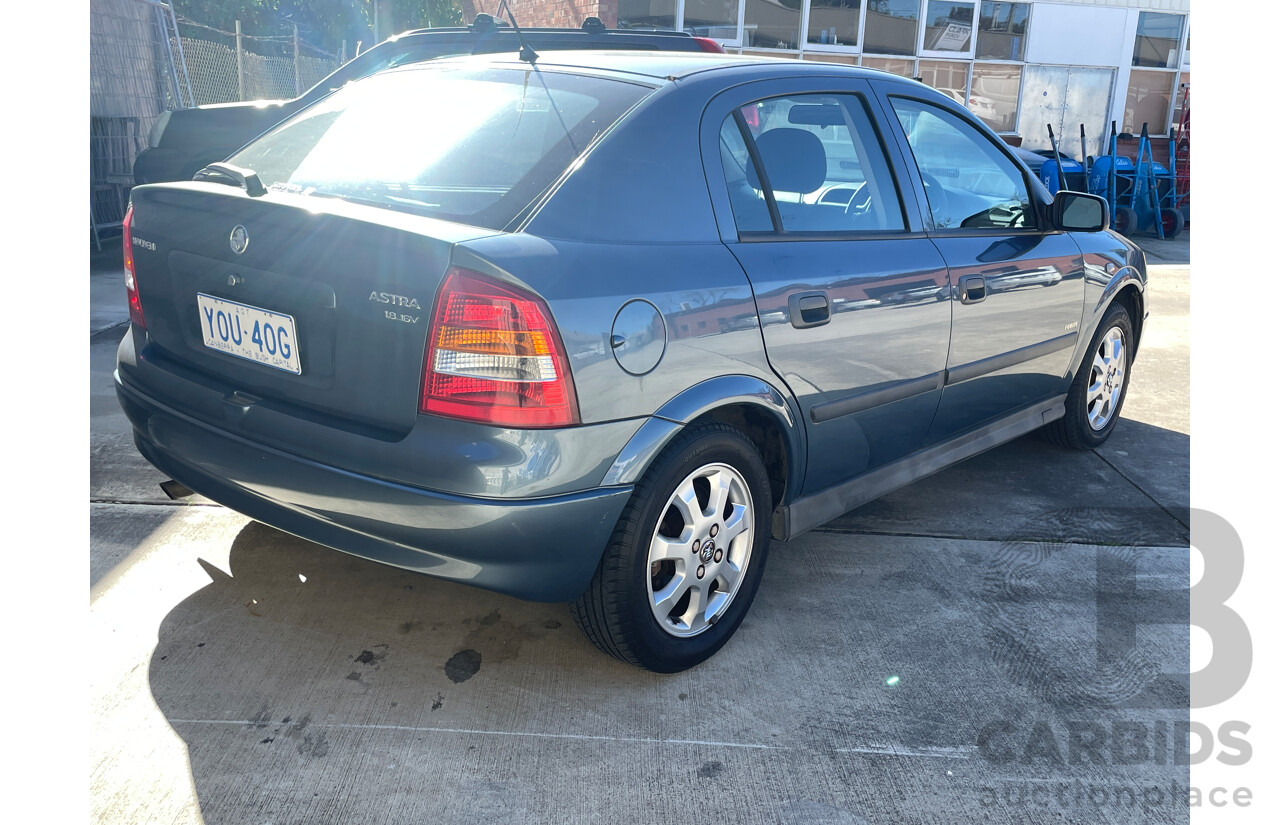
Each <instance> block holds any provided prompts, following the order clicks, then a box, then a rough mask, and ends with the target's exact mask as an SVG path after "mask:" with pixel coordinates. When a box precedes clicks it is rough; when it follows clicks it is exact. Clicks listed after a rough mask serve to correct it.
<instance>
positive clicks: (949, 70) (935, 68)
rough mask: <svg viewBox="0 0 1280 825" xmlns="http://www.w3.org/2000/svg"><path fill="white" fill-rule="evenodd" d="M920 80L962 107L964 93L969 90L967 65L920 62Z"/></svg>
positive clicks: (937, 61)
mask: <svg viewBox="0 0 1280 825" xmlns="http://www.w3.org/2000/svg"><path fill="white" fill-rule="evenodd" d="M920 80H921V82H923V83H924V84H925V85H926V86H932V87H933V88H935V89H937V90H938V91H940V92H942V93H943V94H944V95H946V96H947V97H949V98H951V99H952V100H954V101H955V102H956V103H959V104H960V105H961V106H963V105H964V104H965V96H964V93H965V90H966V89H968V88H969V64H968V63H957V62H955V61H954V60H921V61H920Z"/></svg>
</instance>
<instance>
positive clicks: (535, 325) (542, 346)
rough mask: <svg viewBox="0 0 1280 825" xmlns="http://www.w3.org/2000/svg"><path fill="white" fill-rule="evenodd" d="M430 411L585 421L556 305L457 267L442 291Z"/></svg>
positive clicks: (427, 390) (427, 370) (555, 423)
mask: <svg viewBox="0 0 1280 825" xmlns="http://www.w3.org/2000/svg"><path fill="white" fill-rule="evenodd" d="M420 409H421V411H422V412H424V413H432V414H435V415H443V416H448V417H450V418H465V419H468V420H471V421H481V422H484V423H486V424H495V425H498V426H502V427H516V428H543V427H564V426H568V425H571V424H577V423H578V400H577V395H576V393H575V392H574V388H573V378H572V377H571V376H570V374H569V362H568V358H566V356H565V350H564V344H562V343H561V341H560V334H559V333H558V332H557V331H556V328H555V325H554V324H553V323H552V322H551V311H550V310H549V309H548V308H547V305H546V304H545V303H544V302H543V301H542V300H541V299H540V298H538V297H537V296H535V295H533V294H531V293H528V292H525V291H524V290H521V289H517V288H516V287H513V286H510V285H509V284H504V283H501V282H499V281H496V280H493V279H491V278H488V277H486V276H484V275H480V274H478V273H475V272H469V271H467V270H465V269H459V268H457V267H454V268H453V269H450V270H449V272H448V274H446V276H445V279H444V284H443V285H442V286H441V287H440V294H439V295H438V296H437V297H436V306H435V310H434V314H433V316H432V319H431V331H430V332H429V333H428V336H427V353H426V361H425V365H424V376H423V382H422V404H421V405H420Z"/></svg>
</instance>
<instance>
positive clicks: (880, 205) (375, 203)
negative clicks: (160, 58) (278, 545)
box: [116, 52, 1146, 672]
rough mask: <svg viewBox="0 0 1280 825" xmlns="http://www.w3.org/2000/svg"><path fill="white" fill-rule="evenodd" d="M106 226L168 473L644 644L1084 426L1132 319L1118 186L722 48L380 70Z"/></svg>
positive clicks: (701, 643)
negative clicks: (883, 504)
mask: <svg viewBox="0 0 1280 825" xmlns="http://www.w3.org/2000/svg"><path fill="white" fill-rule="evenodd" d="M125 233H126V234H125V239H126V241H125V258H126V260H125V265H126V274H127V286H128V297H129V306H130V315H131V319H132V324H131V329H130V331H129V333H128V334H127V335H126V336H125V338H124V340H123V341H122V342H121V344H120V349H119V355H118V369H117V371H116V387H117V392H118V396H119V399H120V402H121V404H122V405H123V407H124V409H125V411H126V413H127V414H128V417H129V419H130V421H131V422H132V425H133V428H134V435H135V441H136V443H137V446H138V449H139V450H140V451H141V453H142V454H143V455H144V456H145V457H146V458H147V459H148V460H150V461H151V462H152V463H153V464H155V466H156V467H158V468H159V469H160V470H161V471H163V472H164V473H166V474H168V475H170V476H172V477H173V478H174V479H176V480H178V481H180V482H182V483H183V484H185V485H186V486H188V487H190V488H191V489H193V490H195V491H197V492H199V493H202V494H204V495H205V496H208V497H209V498H211V499H214V500H216V501H219V502H222V503H224V504H226V505H227V506H228V507H231V508H234V509H236V510H238V511H240V512H242V513H245V514H246V515H248V516H251V517H252V518H255V519H258V520H260V521H263V522H265V523H267V524H270V525H274V526H275V527H278V528H280V529H281V530H285V531H288V532H290V533H294V534H296V535H299V536H302V537H304V538H307V539H311V540H313V541H316V542H319V543H321V544H324V545H328V546H330V547H333V548H337V549H339V550H343V551H345V552H348V553H352V554H355V555H358V556H362V557H365V558H368V559H373V560H375V561H379V562H383V563H386V564H390V565H395V566H397V567H401V568H405V569H409V570H414V571H418V572H421V573H424V574H427V575H430V576H436V577H440V578H444V579H450V580H453V581H457V582H461V583H465V584H471V585H475V586H477V587H482V588H487V589H490V590H495V591H499V592H502V593H507V594H510V595H513V596H517V597H520V598H524V599H534V600H543V601H567V602H569V603H570V605H571V610H572V613H573V616H574V618H575V620H576V621H577V623H578V625H579V626H580V627H581V628H582V630H583V631H584V632H585V633H586V635H587V636H588V637H589V638H590V640H591V641H592V642H593V643H595V644H596V645H597V646H598V647H599V648H600V649H602V650H603V651H605V652H607V653H610V654H612V655H614V656H616V657H618V658H620V659H622V660H624V661H627V662H630V663H632V664H635V665H638V666H640V667H644V668H649V669H651V670H655V671H662V672H673V671H678V670H682V669H685V668H688V667H691V666H693V665H695V664H697V663H699V662H701V661H703V660H705V659H706V658H707V657H709V656H711V655H712V654H713V653H715V652H716V651H717V650H718V649H719V648H720V647H721V646H722V645H723V644H724V643H725V642H726V641H727V640H728V639H729V637H730V636H731V635H732V634H733V633H734V631H735V630H736V629H737V627H738V626H739V625H740V624H741V622H742V620H743V617H744V616H745V615H746V613H747V610H748V608H749V607H750V605H751V602H752V600H753V598H754V596H755V593H756V589H757V587H758V586H759V583H760V579H761V574H762V572H763V569H764V566H765V560H766V556H767V554H768V551H769V546H770V539H771V538H772V539H777V540H781V541H786V540H788V539H790V538H793V537H795V536H797V535H799V534H801V533H803V532H805V531H806V530H808V529H810V528H813V527H815V526H817V525H820V524H822V523H823V522H825V521H827V520H829V519H831V518H833V517H835V516H837V515H839V514H841V513H843V512H845V511H847V510H850V509H852V508H854V507H857V506H858V505H860V504H863V503H864V502H867V501H869V500H871V499H873V498H875V497H877V496H880V495H882V494H884V493H886V492H887V491H889V490H892V489H895V488H897V487H900V486H902V485H904V484H907V483H909V482H911V481H913V480H915V479H918V478H920V477H922V476H924V475H927V474H929V473H933V472H935V471H937V470H939V469H941V468H943V467H945V466H947V465H949V464H952V463H954V462H957V461H960V460H962V459H965V458H967V457H970V456H973V455H975V454H977V453H979V452H981V451H983V450H986V449H988V448H990V447H993V446H995V445H997V444H1000V443H1002V442H1005V441H1008V440H1010V439H1013V438H1015V437H1017V436H1020V435H1022V434H1024V433H1028V432H1030V431H1032V430H1036V429H1043V430H1044V431H1045V433H1046V434H1047V435H1049V436H1050V437H1051V438H1052V439H1054V440H1056V441H1058V442H1060V443H1061V444H1063V445H1064V446H1068V447H1074V448H1090V447H1094V446H1097V445H1099V444H1101V443H1102V442H1103V441H1104V440H1105V439H1106V438H1107V437H1108V436H1109V435H1110V434H1111V432H1112V430H1113V429H1114V428H1115V426H1116V423H1117V421H1118V419H1119V417H1120V410H1121V406H1122V404H1123V402H1124V396H1125V390H1126V388H1127V386H1128V381H1129V375H1130V367H1131V365H1132V363H1133V358H1134V355H1135V353H1136V351H1137V347H1138V341H1139V338H1140V336H1141V333H1142V326H1143V321H1144V319H1145V317H1146V311H1145V301H1144V297H1143V292H1144V287H1145V283H1146V272H1145V261H1144V259H1143V256H1142V253H1141V252H1140V251H1139V250H1137V249H1136V248H1135V247H1134V246H1133V245H1131V244H1130V243H1129V242H1128V241H1126V240H1125V239H1123V238H1121V237H1119V236H1118V235H1116V234H1114V233H1113V232H1110V231H1108V230H1107V210H1106V204H1105V203H1104V202H1103V201H1101V200H1099V199H1097V198H1093V197H1091V196H1089V195H1084V194H1080V193H1072V192H1060V193H1058V195H1057V196H1056V197H1055V198H1051V197H1050V196H1049V195H1048V193H1047V192H1046V191H1045V190H1044V189H1043V188H1042V187H1041V185H1040V184H1039V182H1038V181H1037V180H1036V179H1035V178H1034V177H1033V176H1031V175H1030V174H1029V173H1028V171H1027V169H1026V167H1024V166H1023V165H1022V164H1021V163H1020V162H1018V161H1017V160H1016V159H1015V158H1014V156H1013V155H1011V154H1010V152H1009V150H1008V148H1007V147H1006V146H1005V145H1004V144H1003V143H1002V142H1001V141H1000V140H999V139H998V138H997V137H996V136H995V135H994V134H993V133H991V131H990V130H989V129H987V128H986V127H985V126H983V125H982V124H981V123H980V122H979V121H978V120H976V119H975V118H974V117H972V116H971V115H970V114H969V113H968V112H966V111H965V110H964V109H963V108H961V107H959V106H957V105H956V104H955V103H953V102H952V101H950V100H949V99H947V98H946V97H944V96H942V95H940V94H938V93H936V92H934V91H932V90H931V89H929V88H927V87H925V86H923V85H921V84H919V83H915V82H912V81H908V80H904V79H901V78H897V77H894V76H891V75H887V74H883V73H878V72H874V71H869V70H862V69H855V68H849V67H842V66H835V65H828V64H812V63H802V62H797V61H785V60H779V61H770V60H760V59H755V58H746V57H737V56H727V55H698V54H689V55H684V54H650V53H616V52H613V53H590V52H583V53H572V54H569V53H562V54H557V55H555V56H554V58H553V59H552V58H550V57H548V58H544V59H543V60H539V61H538V62H536V63H535V64H530V63H526V62H522V61H520V60H518V59H516V58H515V57H514V56H502V57H488V58H460V59H456V60H446V61H440V62H434V63H431V64H422V65H415V66H411V67H406V68H401V69H394V70H391V71H387V72H384V73H381V74H378V75H374V76H372V77H370V78H367V79H364V80H361V81H359V82H356V83H353V84H351V85H349V86H347V87H346V88H344V89H342V90H340V91H338V92H335V93H334V94H333V95H331V96H329V97H327V98H325V99H324V100H323V101H321V102H320V103H318V104H316V105H314V106H312V107H310V108H308V109H306V110H304V111H302V112H300V113H299V114H297V115H295V116H294V117H292V118H290V119H289V120H287V121H285V122H283V123H282V124H280V125H279V126H277V127H276V128H274V129H273V130H271V131H269V132H267V133H266V134H264V135H263V136H261V137H260V138H258V139H257V140H256V141H254V142H252V143H250V144H249V145H248V146H246V147H245V148H244V149H242V150H241V151H240V152H238V153H237V154H236V155H234V156H233V157H232V158H230V159H229V160H228V161H227V162H226V163H223V164H214V165H212V166H210V167H207V168H206V169H204V170H202V171H201V173H200V174H199V175H197V179H196V180H194V181H191V182H184V183H169V184H157V185H148V186H141V187H138V188H135V189H134V190H133V196H132V206H131V208H130V210H129V215H128V218H127V219H126V222H125ZM957 517H960V516H957Z"/></svg>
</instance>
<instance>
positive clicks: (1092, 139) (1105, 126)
mask: <svg viewBox="0 0 1280 825" xmlns="http://www.w3.org/2000/svg"><path fill="white" fill-rule="evenodd" d="M1025 71H1026V75H1025V77H1024V79H1023V81H1022V116H1021V120H1020V122H1019V130H1020V132H1021V134H1022V145H1023V147H1025V148H1027V149H1031V150H1036V149H1049V148H1051V147H1050V144H1049V132H1048V130H1047V129H1046V128H1045V126H1046V125H1052V126H1053V132H1054V134H1056V135H1058V142H1059V148H1060V149H1061V150H1062V152H1063V154H1067V155H1070V156H1072V157H1076V156H1077V155H1085V154H1092V155H1096V154H1098V152H1099V151H1100V149H1099V147H1100V146H1102V145H1103V144H1104V143H1105V142H1106V139H1107V135H1108V134H1109V129H1110V121H1109V120H1108V113H1109V112H1110V111H1111V90H1112V87H1113V86H1114V81H1115V69H1094V68H1084V67H1081V66H1027V68H1026V70H1025ZM1081 123H1083V124H1084V126H1085V130H1086V132H1087V137H1088V141H1089V146H1088V147H1087V151H1082V148H1081V146H1080V124H1081Z"/></svg>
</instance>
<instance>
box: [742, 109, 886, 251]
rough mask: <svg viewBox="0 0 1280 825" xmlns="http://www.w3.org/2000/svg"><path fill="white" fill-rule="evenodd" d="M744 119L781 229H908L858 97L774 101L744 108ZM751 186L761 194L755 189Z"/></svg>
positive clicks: (755, 183)
mask: <svg viewBox="0 0 1280 825" xmlns="http://www.w3.org/2000/svg"><path fill="white" fill-rule="evenodd" d="M743 116H744V119H745V120H746V121H747V123H748V125H749V126H750V128H751V131H752V133H753V135H754V140H755V146H756V152H757V153H758V155H759V157H760V160H761V162H762V163H763V164H764V169H765V177H766V178H767V179H768V183H769V187H770V189H771V190H772V192H773V197H774V200H775V201H776V203H777V205H778V213H779V216H780V217H781V219H782V228H783V229H784V230H786V231H787V232H823V233H831V232H840V233H843V232H885V231H900V230H903V229H904V228H905V226H906V224H905V223H904V221H903V217H902V202H901V199H900V198H899V197H898V190H897V187H896V185H895V184H894V182H893V176H892V175H891V174H890V172H889V165H888V161H887V160H886V159H885V155H884V150H883V148H882V147H881V146H880V143H879V139H878V138H877V136H876V132H875V129H873V128H872V126H871V118H870V116H869V115H868V114H867V109H866V107H865V105H864V104H863V102H862V99H861V98H859V97H857V96H854V95H800V96H796V97H780V98H771V99H769V100H764V101H761V102H759V103H756V104H753V105H751V106H748V107H745V108H744V109H743ZM753 123H754V124H755V125H751V124H753ZM748 182H749V183H751V184H752V187H753V188H755V189H758V182H756V181H754V180H750V179H749V180H748ZM743 200H744V204H743V205H744V208H746V207H747V203H746V200H745V199H743ZM736 214H737V213H736V212H735V215H736Z"/></svg>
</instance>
